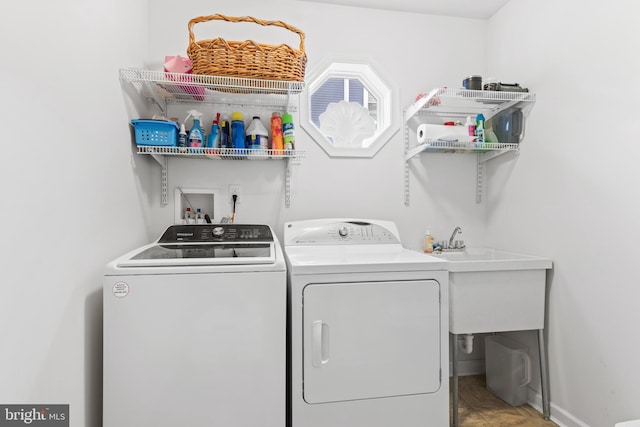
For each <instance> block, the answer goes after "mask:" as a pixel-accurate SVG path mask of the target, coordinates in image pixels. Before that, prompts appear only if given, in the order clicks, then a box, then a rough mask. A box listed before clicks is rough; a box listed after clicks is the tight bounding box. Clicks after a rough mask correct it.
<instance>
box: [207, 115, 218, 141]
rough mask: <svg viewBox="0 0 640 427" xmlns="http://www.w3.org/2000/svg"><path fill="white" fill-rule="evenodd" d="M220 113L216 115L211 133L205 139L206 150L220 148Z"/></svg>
mask: <svg viewBox="0 0 640 427" xmlns="http://www.w3.org/2000/svg"><path fill="white" fill-rule="evenodd" d="M219 123H220V113H217V114H216V119H215V120H214V121H213V123H212V124H211V133H210V134H209V136H208V137H207V148H220V127H219Z"/></svg>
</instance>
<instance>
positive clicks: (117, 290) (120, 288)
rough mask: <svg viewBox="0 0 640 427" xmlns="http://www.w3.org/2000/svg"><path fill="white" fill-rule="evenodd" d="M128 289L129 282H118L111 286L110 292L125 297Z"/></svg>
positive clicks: (118, 296)
mask: <svg viewBox="0 0 640 427" xmlns="http://www.w3.org/2000/svg"><path fill="white" fill-rule="evenodd" d="M129 290H130V289H129V284H127V283H126V282H118V283H116V284H115V285H113V288H111V292H112V293H113V295H115V296H116V297H117V298H124V297H126V296H127V295H129Z"/></svg>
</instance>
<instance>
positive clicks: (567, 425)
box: [528, 388, 589, 427]
mask: <svg viewBox="0 0 640 427" xmlns="http://www.w3.org/2000/svg"><path fill="white" fill-rule="evenodd" d="M528 394H529V395H528V403H529V405H531V406H532V407H533V408H535V410H536V411H538V412H540V413H542V396H541V395H540V394H539V393H538V392H537V391H536V390H533V389H532V388H529V393H528ZM550 406H551V407H550V411H549V412H550V413H551V414H550V415H551V417H550V418H551V421H553V422H554V423H556V424H557V425H558V426H559V427H589V424H587V423H585V422H584V421H581V420H579V419H578V418H577V417H575V416H573V415H572V414H571V413H570V412H569V411H566V410H564V409H562V408H561V407H559V406H558V405H556V404H555V403H553V402H551V404H550Z"/></svg>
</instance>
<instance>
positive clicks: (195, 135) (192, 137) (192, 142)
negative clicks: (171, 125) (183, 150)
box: [185, 110, 204, 148]
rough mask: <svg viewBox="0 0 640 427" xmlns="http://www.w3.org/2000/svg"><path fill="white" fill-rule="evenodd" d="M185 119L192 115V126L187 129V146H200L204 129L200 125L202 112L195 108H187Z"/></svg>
mask: <svg viewBox="0 0 640 427" xmlns="http://www.w3.org/2000/svg"><path fill="white" fill-rule="evenodd" d="M187 113H188V115H187V119H185V122H186V121H187V120H188V119H189V117H193V126H191V130H190V131H189V148H202V146H203V142H204V131H203V130H202V127H201V126H200V117H202V113H201V112H200V111H197V110H189V111H187Z"/></svg>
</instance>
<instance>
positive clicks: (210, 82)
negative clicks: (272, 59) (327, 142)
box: [120, 69, 305, 110]
mask: <svg viewBox="0 0 640 427" xmlns="http://www.w3.org/2000/svg"><path fill="white" fill-rule="evenodd" d="M120 82H121V84H122V85H123V86H124V87H127V88H128V89H133V91H134V92H135V94H136V95H138V96H141V97H143V98H146V99H148V100H150V101H151V102H153V103H155V104H157V105H158V106H160V108H161V109H162V110H166V106H167V104H171V103H206V104H252V105H264V106H284V107H288V106H289V105H290V102H291V96H292V95H297V94H299V93H300V92H302V91H303V90H304V87H305V84H304V82H294V81H280V80H261V79H250V78H241V77H228V76H206V75H201V74H182V73H168V72H163V71H152V70H140V69H121V70H120Z"/></svg>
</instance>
